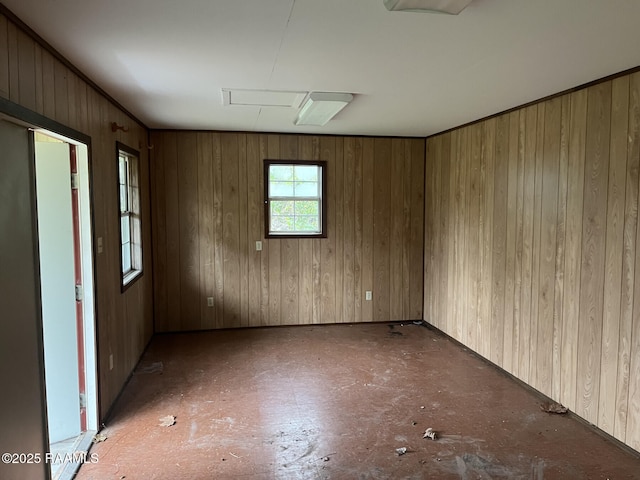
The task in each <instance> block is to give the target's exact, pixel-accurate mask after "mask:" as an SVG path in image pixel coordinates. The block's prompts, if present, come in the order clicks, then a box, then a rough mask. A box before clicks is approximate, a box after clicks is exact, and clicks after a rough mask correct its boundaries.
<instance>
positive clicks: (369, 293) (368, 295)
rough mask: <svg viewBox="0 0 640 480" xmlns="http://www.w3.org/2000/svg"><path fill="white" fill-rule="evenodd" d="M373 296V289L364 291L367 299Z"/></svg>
mask: <svg viewBox="0 0 640 480" xmlns="http://www.w3.org/2000/svg"><path fill="white" fill-rule="evenodd" d="M372 298H373V294H372V293H371V290H367V291H366V292H364V299H365V300H371V299H372Z"/></svg>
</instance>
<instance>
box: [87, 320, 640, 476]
mask: <svg viewBox="0 0 640 480" xmlns="http://www.w3.org/2000/svg"><path fill="white" fill-rule="evenodd" d="M543 401H544V399H543V398H542V397H540V396H538V395H537V394H535V393H534V392H532V391H530V390H529V389H527V388H523V387H522V386H521V385H520V384H519V383H517V382H516V381H514V380H513V379H511V378H510V377H508V376H507V375H506V374H504V373H502V372H500V371H499V370H497V369H496V368H494V367H492V366H491V365H488V364H487V363H485V362H484V361H482V360H480V359H479V358H478V357H476V356H475V355H474V354H472V353H471V352H469V351H468V350H466V349H464V348H462V347H460V346H459V345H457V344H455V343H453V342H451V341H450V340H449V339H447V338H446V337H444V336H443V335H441V334H439V333H437V332H434V331H432V330H430V329H428V328H425V327H424V326H417V325H413V324H404V325H402V326H401V325H400V324H390V325H386V324H358V325H330V326H309V327H278V328H261V329H244V330H228V331H216V332H204V333H190V334H175V335H159V336H156V337H155V338H154V339H153V341H152V343H151V345H150V347H149V349H148V351H147V352H146V353H145V355H144V357H143V358H142V360H141V362H140V365H139V366H138V368H137V370H136V373H135V374H134V376H133V377H132V379H131V381H130V382H129V384H128V385H127V386H126V388H125V390H124V392H123V394H122V395H121V397H120V399H119V400H118V402H117V403H116V405H115V407H114V411H113V414H112V416H111V418H110V419H109V420H108V422H107V426H106V428H105V429H104V430H103V431H102V433H104V434H106V436H107V439H106V440H105V441H104V442H101V443H97V444H95V445H94V446H93V448H92V450H91V453H96V454H98V456H99V460H98V462H97V463H92V464H85V465H83V466H82V467H81V469H80V471H79V474H78V477H77V478H78V479H84V480H90V479H94V480H98V479H99V480H103V479H127V480H132V479H140V478H144V479H236V478H237V479H256V480H257V479H298V478H299V479H394V480H395V479H469V480H471V479H533V480H541V479H547V480H549V479H592V478H593V479H611V480H614V479H616V480H617V479H627V478H640V456H638V455H634V454H633V453H630V452H629V451H627V450H625V449H622V448H620V446H619V445H618V444H616V443H614V442H612V441H610V440H608V439H606V438H605V437H603V436H602V435H600V434H598V433H597V432H596V431H595V430H594V429H592V428H590V427H588V426H586V425H585V424H583V423H582V422H579V421H577V420H576V419H574V418H572V417H571V416H569V415H557V414H549V413H544V412H542V411H541V410H540V408H539V407H540V404H541V403H542V402H543ZM167 415H173V416H175V424H174V425H172V426H160V423H161V422H160V419H161V418H163V417H165V416H167ZM428 427H432V428H434V429H435V430H436V431H437V432H438V434H439V437H438V439H437V440H436V441H433V440H430V439H424V438H422V437H423V434H424V431H425V429H427V428H428ZM402 447H405V448H406V449H407V452H406V453H405V454H403V455H398V454H397V453H396V449H398V448H402Z"/></svg>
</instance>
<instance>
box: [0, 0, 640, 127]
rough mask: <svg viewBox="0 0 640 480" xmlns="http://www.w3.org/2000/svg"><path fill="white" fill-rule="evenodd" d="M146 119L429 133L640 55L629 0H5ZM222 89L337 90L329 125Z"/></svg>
mask: <svg viewBox="0 0 640 480" xmlns="http://www.w3.org/2000/svg"><path fill="white" fill-rule="evenodd" d="M0 1H2V3H4V5H5V6H6V7H7V8H9V9H10V10H11V11H12V12H13V13H15V14H16V15H17V16H18V17H19V18H20V19H22V20H23V21H24V22H25V23H26V24H27V25H29V26H30V27H31V28H33V29H34V30H35V31H36V32H37V33H38V34H39V35H40V36H42V37H43V38H44V39H45V40H46V41H47V42H49V43H50V44H51V45H52V46H53V47H54V48H56V49H57V50H58V51H59V52H60V53H62V54H63V55H64V56H65V57H66V58H67V59H68V60H70V61H71V62H72V63H73V64H74V65H76V66H77V67H78V68H79V69H80V70H81V71H83V72H84V73H85V74H86V75H87V76H88V77H89V78H91V79H92V80H93V81H94V82H95V83H97V84H98V85H99V86H100V87H102V88H103V89H104V90H105V91H106V92H108V93H109V94H110V95H111V96H112V97H113V98H115V99H116V100H117V101H118V102H120V103H121V104H122V105H124V106H125V107H126V108H128V109H129V110H130V111H131V112H132V113H133V114H135V115H136V116H137V117H138V118H140V119H141V120H142V121H143V122H144V123H145V124H146V125H147V126H149V127H152V128H175V129H215V130H244V131H268V132H298V133H328V134H363V135H402V136H404V135H406V136H427V135H430V134H433V133H437V132H440V131H442V130H445V129H448V128H451V127H455V126H458V125H461V124H464V123H467V122H469V121H473V120H476V119H478V118H482V117H484V116H487V115H491V114H493V113H497V112H500V111H503V110H506V109H509V108H512V107H515V106H518V105H521V104H523V103H526V102H529V101H532V100H536V99H539V98H541V97H544V96H547V95H550V94H554V93H557V92H560V91H562V90H565V89H568V88H572V87H575V86H578V85H580V84H583V83H586V82H589V81H591V80H594V79H597V78H601V77H604V76H607V75H610V74H613V73H617V72H619V71H622V70H625V69H628V68H632V67H636V66H638V65H640V1H638V0H474V2H473V3H471V5H470V6H469V7H468V8H467V9H466V10H464V11H463V12H462V13H461V14H460V15H458V16H448V15H433V14H423V13H407V12H388V11H387V10H386V9H385V8H384V6H383V3H382V0H0ZM222 88H237V89H266V90H291V91H296V92H299V91H304V92H309V91H327V92H332V91H337V92H350V93H353V94H355V99H354V101H353V102H352V103H351V104H350V105H348V106H347V107H346V108H345V109H344V110H342V111H341V112H340V113H339V114H338V115H337V116H336V117H335V119H333V120H332V121H330V122H329V123H328V124H327V125H326V126H324V127H299V126H295V125H294V124H293V121H294V119H295V117H296V114H297V110H296V109H295V108H292V107H262V108H260V107H252V106H238V105H235V106H234V105H231V106H224V105H223V104H222V95H221V89H222Z"/></svg>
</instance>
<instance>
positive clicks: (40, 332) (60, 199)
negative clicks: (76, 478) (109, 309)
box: [0, 102, 98, 480]
mask: <svg viewBox="0 0 640 480" xmlns="http://www.w3.org/2000/svg"><path fill="white" fill-rule="evenodd" d="M0 107H2V108H0V149H1V150H2V153H3V154H2V156H1V157H0V171H1V172H2V175H1V176H0V184H1V185H2V187H3V188H2V189H1V190H0V198H2V200H3V201H2V202H1V204H0V230H2V231H3V235H2V236H0V244H1V245H2V249H0V257H1V258H2V262H1V263H2V265H3V268H2V269H0V286H1V287H2V289H1V291H2V295H1V296H2V303H3V310H4V312H5V315H4V316H3V322H1V325H2V327H1V328H0V330H1V331H2V342H0V343H2V348H1V349H0V358H1V359H2V362H1V364H2V365H3V367H2V368H1V370H2V378H3V379H5V381H6V384H7V385H11V388H10V389H9V391H8V392H6V395H5V396H4V397H3V398H4V399H3V410H4V411H5V412H11V413H10V414H9V415H4V416H3V425H5V428H6V430H5V431H6V432H11V433H10V435H6V437H7V438H4V436H3V440H0V443H2V445H3V447H2V448H3V450H2V451H10V450H9V448H16V446H19V447H20V448H22V449H23V450H22V451H30V452H42V454H41V455H42V456H41V458H42V459H43V461H41V462H39V463H37V464H36V463H34V464H33V465H29V466H28V469H30V471H31V472H32V474H25V473H24V469H25V466H24V465H18V466H16V468H18V467H20V468H22V469H23V470H20V472H23V473H21V474H19V476H24V478H26V477H27V476H28V477H30V478H36V477H37V478H47V477H50V478H53V479H55V480H60V479H68V478H69V479H70V478H73V475H74V474H75V471H76V470H77V468H78V466H79V463H80V462H81V461H82V459H83V452H86V451H88V449H89V447H90V445H91V441H92V439H93V436H94V434H95V432H96V431H97V427H98V408H97V375H96V373H97V367H96V365H97V363H96V340H95V338H96V329H95V314H94V311H95V310H94V272H93V260H94V259H93V246H92V236H93V234H92V215H91V201H90V174H89V153H88V152H89V148H88V145H89V142H90V139H89V138H88V137H86V136H84V135H82V134H81V133H79V132H75V131H73V130H70V129H66V127H63V126H59V125H58V124H55V123H54V122H49V121H48V120H47V119H44V118H40V117H37V116H35V115H33V114H31V113H30V112H26V111H22V110H21V109H19V108H17V109H16V108H13V107H11V108H10V109H9V110H16V111H17V114H18V115H17V117H18V118H35V120H36V121H38V122H42V123H40V125H45V124H47V125H48V124H49V123H51V125H53V126H54V128H57V127H58V126H59V127H60V128H61V129H62V130H63V131H65V132H68V134H69V135H72V136H73V135H76V134H77V136H76V137H75V139H74V138H72V137H65V136H62V135H60V134H57V133H54V132H53V131H50V130H45V129H40V128H37V127H35V126H34V124H30V123H28V122H26V121H22V120H19V119H17V118H16V117H13V116H9V115H8V114H7V113H9V112H7V110H5V109H4V107H7V106H6V105H4V106H3V105H2V103H1V102H0ZM72 172H74V174H73V175H72ZM72 187H73V188H72ZM9 437H11V438H10V440H9ZM7 442H9V443H7ZM45 458H46V459H47V461H44V459H45ZM5 467H7V468H12V466H11V465H9V466H5ZM36 471H39V472H40V475H38V474H36V473H35V472H36ZM10 473H11V472H9V477H12V475H11V474H10ZM16 474H17V472H16ZM25 475H26V476H25ZM12 478H13V477H12ZM16 478H18V477H17V476H16Z"/></svg>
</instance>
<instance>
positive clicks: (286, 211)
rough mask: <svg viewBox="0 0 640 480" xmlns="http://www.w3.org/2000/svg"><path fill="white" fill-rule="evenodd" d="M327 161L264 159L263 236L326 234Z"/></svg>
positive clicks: (318, 235)
mask: <svg viewBox="0 0 640 480" xmlns="http://www.w3.org/2000/svg"><path fill="white" fill-rule="evenodd" d="M325 171H326V162H306V161H290V160H265V161H264V186H265V188H264V191H265V194H264V195H265V199H264V204H265V230H266V231H265V237H266V238H278V237H298V238H308V237H312V238H313V237H316V238H317V237H326V236H327V232H326V218H327V212H326V186H327V182H326V175H325Z"/></svg>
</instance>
